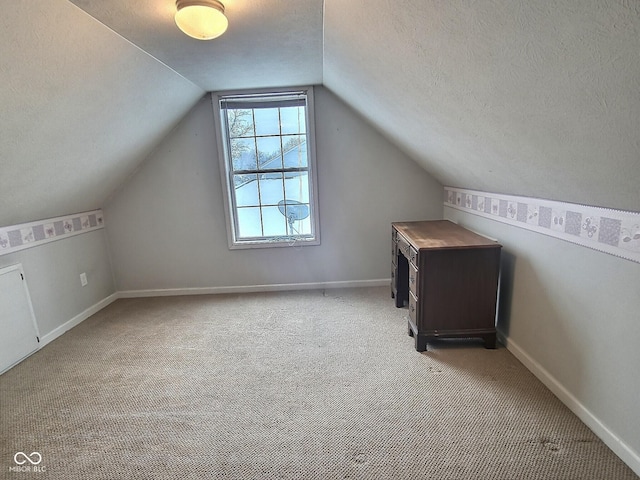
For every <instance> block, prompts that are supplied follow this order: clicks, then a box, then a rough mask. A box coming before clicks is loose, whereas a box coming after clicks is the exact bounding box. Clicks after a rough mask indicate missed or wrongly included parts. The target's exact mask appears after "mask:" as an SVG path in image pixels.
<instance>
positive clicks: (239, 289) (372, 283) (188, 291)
mask: <svg viewBox="0 0 640 480" xmlns="http://www.w3.org/2000/svg"><path fill="white" fill-rule="evenodd" d="M390 284H391V279H390V278H380V279H375V280H347V281H339V282H313V283H280V284H271V285H238V286H231V287H204V288H166V289H150V290H124V291H120V292H118V295H119V298H140V297H168V296H175V295H211V294H220V293H253V292H276V291H284V290H314V289H321V288H356V287H383V286H389V285H390Z"/></svg>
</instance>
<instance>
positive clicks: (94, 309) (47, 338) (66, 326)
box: [39, 292, 120, 348]
mask: <svg viewBox="0 0 640 480" xmlns="http://www.w3.org/2000/svg"><path fill="white" fill-rule="evenodd" d="M118 298H120V296H119V294H118V293H117V292H116V293H113V294H111V295H109V296H108V297H107V298H104V299H103V300H100V301H99V302H98V303H96V304H95V305H92V306H90V307H89V308H87V309H86V310H85V311H83V312H80V313H79V314H78V315H76V316H75V317H73V318H72V319H71V320H69V321H67V322H65V323H63V324H62V325H60V326H59V327H58V328H56V329H54V330H52V331H51V332H49V333H47V334H46V335H43V336H42V338H40V347H39V348H42V347H44V346H45V345H47V344H49V343H51V342H53V341H54V340H55V339H56V338H58V337H59V336H60V335H63V334H64V333H66V332H68V331H69V330H71V329H72V328H73V327H75V326H76V325H78V324H80V323H82V322H83V321H85V320H86V319H87V318H89V317H90V316H91V315H93V314H94V313H98V312H99V311H100V310H102V309H103V308H104V307H106V306H107V305H109V304H111V303H113V302H114V301H116V300H117V299H118Z"/></svg>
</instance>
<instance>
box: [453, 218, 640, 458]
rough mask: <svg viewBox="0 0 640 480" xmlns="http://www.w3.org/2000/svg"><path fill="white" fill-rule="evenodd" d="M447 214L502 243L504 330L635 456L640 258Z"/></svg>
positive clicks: (638, 446)
mask: <svg viewBox="0 0 640 480" xmlns="http://www.w3.org/2000/svg"><path fill="white" fill-rule="evenodd" d="M444 216H445V218H447V219H450V220H454V221H457V222H458V223H459V224H460V225H462V226H465V227H467V228H470V229H472V230H475V231H477V232H479V233H482V234H485V235H488V236H491V237H494V238H497V239H498V241H499V242H500V243H501V244H502V245H503V246H504V248H503V272H502V279H503V282H502V288H501V299H500V312H499V321H498V326H499V329H500V330H501V331H502V332H503V333H504V334H505V336H506V337H507V339H508V343H510V342H513V343H515V344H516V345H517V347H519V348H520V349H521V350H522V351H524V352H525V353H526V354H527V355H528V356H529V357H530V358H531V359H532V360H533V361H535V362H537V363H538V364H539V365H540V366H541V367H542V368H543V369H544V370H546V371H547V372H548V373H549V374H550V376H552V377H553V378H554V379H555V380H556V381H557V382H558V383H559V384H560V385H561V386H562V387H563V388H564V389H566V390H567V391H568V392H569V394H570V395H572V396H573V397H575V399H576V400H577V401H578V402H579V403H580V404H581V405H582V406H583V407H584V408H585V409H587V410H588V411H589V412H591V414H592V415H593V416H595V417H596V418H597V419H598V420H599V421H600V422H601V423H602V424H603V426H604V427H605V428H607V429H609V430H610V431H611V432H612V433H613V434H614V435H616V436H618V437H619V438H620V440H621V441H622V442H623V443H624V444H626V446H627V447H628V448H630V449H631V450H633V451H634V452H635V456H636V461H637V456H638V454H640V417H638V414H637V413H638V399H639V398H640V377H639V376H638V372H637V370H638V366H639V365H640V349H638V345H640V323H639V322H638V312H639V311H640V282H639V281H638V279H640V265H639V264H637V263H634V262H631V261H629V260H623V259H620V258H617V257H614V256H612V255H608V254H605V253H600V252H598V251H595V250H591V249H589V248H585V247H582V246H579V245H575V244H572V243H568V242H564V241H562V240H558V239H555V238H552V237H548V236H545V235H541V234H538V233H534V232H530V231H527V230H524V229H520V228H516V227H513V226H510V225H506V224H503V223H498V222H495V221H493V220H490V219H486V218H482V217H479V216H476V215H471V214H468V213H466V212H461V211H459V210H456V209H453V208H450V207H445V209H444ZM617 453H618V454H620V452H617ZM621 456H623V459H624V455H621ZM627 460H629V459H628V458H627Z"/></svg>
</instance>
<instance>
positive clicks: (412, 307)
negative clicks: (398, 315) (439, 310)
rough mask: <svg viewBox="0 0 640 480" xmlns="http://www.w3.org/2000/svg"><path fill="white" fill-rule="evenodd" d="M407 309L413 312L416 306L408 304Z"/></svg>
mask: <svg viewBox="0 0 640 480" xmlns="http://www.w3.org/2000/svg"><path fill="white" fill-rule="evenodd" d="M409 309H410V310H411V311H412V312H415V311H416V307H414V306H413V304H411V305H409Z"/></svg>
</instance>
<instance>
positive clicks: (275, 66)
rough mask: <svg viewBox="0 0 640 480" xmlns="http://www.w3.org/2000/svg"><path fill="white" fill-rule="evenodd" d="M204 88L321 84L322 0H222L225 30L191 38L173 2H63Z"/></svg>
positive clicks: (125, 0) (228, 88)
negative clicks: (180, 25)
mask: <svg viewBox="0 0 640 480" xmlns="http://www.w3.org/2000/svg"><path fill="white" fill-rule="evenodd" d="M70 1H71V2H73V3H74V4H76V5H77V6H78V7H80V8H82V9H83V10H85V11H86V12H87V13H89V14H90V15H91V16H93V17H95V18H96V19H97V20H99V21H100V22H102V23H104V24H105V25H108V26H109V27H110V28H112V29H113V30H115V31H116V32H118V33H119V34H120V35H122V36H123V37H125V38H127V39H128V40H130V41H131V42H133V43H134V44H136V45H137V46H139V47H140V48H142V49H143V50H144V51H146V52H148V53H149V54H150V55H152V56H154V57H155V58H157V59H158V60H160V61H161V62H163V63H165V64H166V65H169V66H170V67H171V68H173V69H174V70H176V71H177V72H179V73H180V74H181V75H183V76H185V77H186V78H188V79H190V80H191V81H192V82H194V83H195V84H197V85H199V86H200V87H201V88H202V89H204V90H206V91H221V90H234V89H244V88H262V87H282V86H293V85H314V84H320V83H322V0H304V1H301V0H251V1H244V0H224V1H223V4H224V6H225V16H227V18H228V19H229V28H228V29H227V31H226V32H225V33H224V34H223V35H222V36H220V37H218V38H216V39H215V40H213V41H198V40H194V39H192V38H189V37H188V36H186V35H185V34H184V33H182V32H181V31H180V30H179V29H178V28H177V27H176V24H175V21H174V15H175V12H176V7H175V0H136V2H135V8H132V4H131V2H130V0H109V1H104V0H70Z"/></svg>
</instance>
